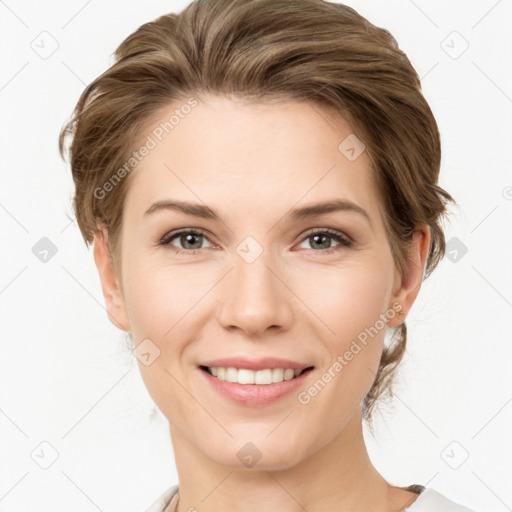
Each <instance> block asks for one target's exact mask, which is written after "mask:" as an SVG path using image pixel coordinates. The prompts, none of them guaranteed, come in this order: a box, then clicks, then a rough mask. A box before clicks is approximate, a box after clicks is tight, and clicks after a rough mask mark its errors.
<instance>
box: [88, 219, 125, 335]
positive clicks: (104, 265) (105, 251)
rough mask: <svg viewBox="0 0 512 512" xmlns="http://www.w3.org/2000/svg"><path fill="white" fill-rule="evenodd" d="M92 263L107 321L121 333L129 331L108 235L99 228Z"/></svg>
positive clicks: (104, 230) (102, 228)
mask: <svg viewBox="0 0 512 512" xmlns="http://www.w3.org/2000/svg"><path fill="white" fill-rule="evenodd" d="M94 261H95V262H96V267H97V268H98V273H99V275H100V281H101V289H102V291H103V297H104V298H105V304H106V306H107V315H108V319H109V320H110V321H111V322H112V324H114V325H115V326H116V327H118V328H119V329H121V330H123V331H129V330H130V322H129V320H128V314H127V312H126V306H125V303H124V297H123V293H122V291H121V287H120V286H119V281H118V279H117V276H116V273H115V269H114V263H113V259H112V255H111V253H110V249H109V247H108V233H107V230H106V228H105V227H103V226H100V227H99V228H98V230H97V231H96V233H95V235H94Z"/></svg>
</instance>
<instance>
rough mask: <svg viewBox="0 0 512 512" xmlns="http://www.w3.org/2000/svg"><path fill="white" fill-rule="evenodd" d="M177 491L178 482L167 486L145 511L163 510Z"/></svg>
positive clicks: (156, 511)
mask: <svg viewBox="0 0 512 512" xmlns="http://www.w3.org/2000/svg"><path fill="white" fill-rule="evenodd" d="M177 492H178V484H176V485H173V486H172V487H169V489H167V490H166V491H165V492H164V493H163V494H162V495H161V496H159V497H158V499H157V500H156V501H155V502H154V503H153V504H152V505H151V506H150V507H149V508H148V509H146V511H145V512H163V511H164V510H165V508H167V506H168V505H169V504H170V502H171V500H172V499H173V498H174V497H175V496H176V494H177Z"/></svg>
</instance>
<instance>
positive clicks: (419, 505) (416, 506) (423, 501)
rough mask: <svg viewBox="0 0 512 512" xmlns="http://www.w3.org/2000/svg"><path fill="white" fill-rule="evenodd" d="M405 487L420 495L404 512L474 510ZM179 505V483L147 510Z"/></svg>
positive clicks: (421, 488)
mask: <svg viewBox="0 0 512 512" xmlns="http://www.w3.org/2000/svg"><path fill="white" fill-rule="evenodd" d="M405 489H406V490H408V491H413V492H417V493H419V496H418V498H416V500H415V501H414V503H413V504H412V505H411V506H410V507H407V508H406V509H404V510H403V512H473V511H472V510H470V509H469V508H466V507H463V506H462V505H459V504H457V503H455V502H453V501H451V500H450V499H448V498H447V497H446V496H444V495H443V494H441V493H439V492H437V491H436V490H434V489H432V488H431V487H424V486H423V485H417V484H414V485H410V486H409V487H405ZM177 505H178V485H173V486H172V487H170V488H169V489H167V490H166V491H165V492H164V493H163V494H162V495H161V496H160V497H159V498H158V499H157V500H156V501H155V502H154V503H153V505H151V507H149V508H148V509H147V510H146V512H163V511H164V510H165V509H166V508H167V507H169V510H170V511H171V512H176V507H177Z"/></svg>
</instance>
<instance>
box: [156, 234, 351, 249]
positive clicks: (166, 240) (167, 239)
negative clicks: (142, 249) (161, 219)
mask: <svg viewBox="0 0 512 512" xmlns="http://www.w3.org/2000/svg"><path fill="white" fill-rule="evenodd" d="M188 234H193V235H202V236H204V237H205V238H207V239H208V237H207V236H206V235H207V233H206V232H205V231H203V230H202V229H182V230H178V231H171V232H170V233H167V234H166V235H165V236H164V237H163V238H162V239H161V240H160V242H159V244H158V245H170V243H171V242H172V241H173V240H174V239H175V238H177V237H178V236H181V235H188ZM313 235H328V238H333V239H334V240H336V241H337V242H339V244H340V245H337V246H336V247H332V248H330V249H325V250H319V251H314V250H313V249H311V250H313V251H314V252H321V253H324V254H332V253H334V252H336V251H337V250H340V249H343V248H348V247H352V245H353V241H352V240H351V239H350V238H348V237H347V236H345V235H343V234H342V233H340V232H339V231H335V230H333V229H330V228H316V229H314V230H312V231H309V232H308V233H306V234H305V235H304V236H303V238H301V240H300V243H302V242H304V241H305V240H307V239H308V238H309V237H311V236H313ZM172 247H173V248H175V249H176V254H180V253H188V254H192V255H195V254H196V253H197V251H200V250H201V249H195V250H187V249H180V248H179V247H174V246H172Z"/></svg>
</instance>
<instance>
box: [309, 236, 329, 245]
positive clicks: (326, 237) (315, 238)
mask: <svg viewBox="0 0 512 512" xmlns="http://www.w3.org/2000/svg"><path fill="white" fill-rule="evenodd" d="M322 238H323V239H328V238H329V237H328V236H325V235H313V239H314V240H315V243H317V239H322ZM321 245H323V247H325V248H329V245H330V244H329V243H327V242H325V241H324V243H323V244H321Z"/></svg>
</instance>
